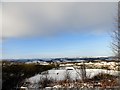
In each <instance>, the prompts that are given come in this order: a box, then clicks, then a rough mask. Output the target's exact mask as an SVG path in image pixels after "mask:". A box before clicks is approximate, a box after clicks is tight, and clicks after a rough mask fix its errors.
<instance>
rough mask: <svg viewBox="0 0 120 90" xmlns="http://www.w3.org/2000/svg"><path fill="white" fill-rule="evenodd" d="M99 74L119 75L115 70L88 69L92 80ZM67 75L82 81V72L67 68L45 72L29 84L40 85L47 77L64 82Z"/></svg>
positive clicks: (31, 79)
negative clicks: (42, 79)
mask: <svg viewBox="0 0 120 90" xmlns="http://www.w3.org/2000/svg"><path fill="white" fill-rule="evenodd" d="M99 73H107V74H110V75H118V71H114V70H104V69H86V76H87V77H88V78H92V77H93V76H95V75H97V74H99ZM66 75H69V76H70V78H71V79H72V80H76V79H81V70H80V69H74V68H73V67H65V68H64V69H57V70H54V69H52V70H48V71H47V72H43V73H42V74H37V75H35V76H33V77H31V78H29V79H28V80H29V82H31V83H38V82H39V81H40V80H41V78H43V77H45V76H47V77H48V78H52V79H54V80H58V81H59V80H64V79H65V77H66Z"/></svg>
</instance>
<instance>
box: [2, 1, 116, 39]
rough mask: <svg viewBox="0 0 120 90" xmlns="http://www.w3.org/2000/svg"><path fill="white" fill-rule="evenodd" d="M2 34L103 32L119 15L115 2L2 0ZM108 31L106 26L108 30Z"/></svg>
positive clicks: (9, 35) (20, 35)
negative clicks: (23, 0) (24, 0)
mask: <svg viewBox="0 0 120 90" xmlns="http://www.w3.org/2000/svg"><path fill="white" fill-rule="evenodd" d="M2 8H3V9H2V10H3V12H2V16H3V17H2V18H3V22H2V23H3V34H2V36H3V37H6V38H9V37H24V36H25V37H26V36H37V35H38V36H40V35H52V34H56V33H60V32H78V31H83V30H87V31H88V29H89V28H91V32H104V31H105V29H106V28H107V27H108V28H112V27H113V26H112V25H114V24H113V22H114V19H115V17H117V3H116V2H114V3H113V2H111V3H110V2H109V3H108V2H103V3H102V2H101V3H98V2H96V3H94V2H90V3H88V2H86V3H82V2H79V3H55V2H52V3H42V2H40V3H3V7H2ZM106 30H107V29H106Z"/></svg>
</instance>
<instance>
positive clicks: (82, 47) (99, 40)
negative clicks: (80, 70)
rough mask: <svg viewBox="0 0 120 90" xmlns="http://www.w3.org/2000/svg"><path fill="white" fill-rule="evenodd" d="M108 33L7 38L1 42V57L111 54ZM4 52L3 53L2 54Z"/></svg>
mask: <svg viewBox="0 0 120 90" xmlns="http://www.w3.org/2000/svg"><path fill="white" fill-rule="evenodd" d="M110 42H111V38H110V36H109V33H104V34H100V35H95V34H85V33H84V34H83V33H74V34H62V35H56V36H53V37H37V38H27V39H26V38H25V39H9V40H6V41H5V42H4V43H3V44H4V46H3V57H4V55H5V57H7V58H55V57H86V56H88V57H89V56H111V55H112V54H111V48H110ZM4 53H5V54H4Z"/></svg>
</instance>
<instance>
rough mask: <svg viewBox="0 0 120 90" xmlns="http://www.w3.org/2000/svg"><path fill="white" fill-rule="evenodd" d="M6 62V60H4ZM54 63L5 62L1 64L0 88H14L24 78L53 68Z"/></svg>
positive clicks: (10, 89)
mask: <svg viewBox="0 0 120 90" xmlns="http://www.w3.org/2000/svg"><path fill="white" fill-rule="evenodd" d="M6 63H8V62H6ZM54 67H55V65H53V64H51V65H37V64H18V65H17V64H12V65H10V63H9V64H6V65H4V66H2V90H8V88H9V90H16V89H15V87H17V86H21V84H22V83H21V82H23V81H24V80H25V79H26V78H29V77H31V76H33V75H35V74H38V73H41V72H43V71H46V70H49V69H52V68H54Z"/></svg>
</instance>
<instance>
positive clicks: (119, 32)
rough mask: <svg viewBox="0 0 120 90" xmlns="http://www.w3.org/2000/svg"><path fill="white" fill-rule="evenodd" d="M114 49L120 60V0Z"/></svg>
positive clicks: (119, 67) (119, 60)
mask: <svg viewBox="0 0 120 90" xmlns="http://www.w3.org/2000/svg"><path fill="white" fill-rule="evenodd" d="M112 49H113V52H114V53H115V58H116V60H117V61H118V63H119V62H120V2H118V18H117V29H116V30H114V32H113V43H112ZM118 71H120V63H119V66H118ZM118 74H119V84H120V73H118Z"/></svg>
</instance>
